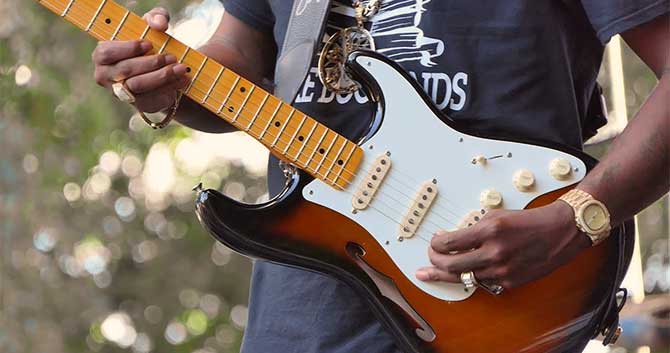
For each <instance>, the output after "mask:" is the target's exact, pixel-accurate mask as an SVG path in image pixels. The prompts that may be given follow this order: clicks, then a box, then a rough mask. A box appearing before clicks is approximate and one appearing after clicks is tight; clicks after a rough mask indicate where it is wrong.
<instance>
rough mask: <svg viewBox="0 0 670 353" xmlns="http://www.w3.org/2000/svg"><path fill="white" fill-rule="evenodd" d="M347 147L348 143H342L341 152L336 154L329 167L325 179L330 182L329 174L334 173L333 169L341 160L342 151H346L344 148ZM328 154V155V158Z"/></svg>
mask: <svg viewBox="0 0 670 353" xmlns="http://www.w3.org/2000/svg"><path fill="white" fill-rule="evenodd" d="M338 137H339V136H336V137H335V139H337V138H338ZM346 146H347V141H346V140H345V141H344V142H342V147H340V149H339V151H337V153H336V154H335V158H333V161H332V162H330V165H329V166H328V170H326V174H325V175H324V176H323V178H324V179H326V180H328V179H327V178H328V174H330V172H332V171H333V167H334V166H335V163H336V162H337V160H338V158H340V155H341V154H342V151H344V147H346ZM327 155H328V154H327V153H326V156H327Z"/></svg>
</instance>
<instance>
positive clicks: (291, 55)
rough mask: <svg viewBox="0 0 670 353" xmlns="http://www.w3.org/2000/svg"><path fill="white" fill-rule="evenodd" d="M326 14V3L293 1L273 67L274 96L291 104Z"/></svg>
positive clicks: (316, 45) (310, 59) (310, 57)
mask: <svg viewBox="0 0 670 353" xmlns="http://www.w3.org/2000/svg"><path fill="white" fill-rule="evenodd" d="M329 12H330V0H294V1H293V9H292V10H291V15H290V16H289V20H288V27H287V29H286V35H285V36H284V44H283V45H282V48H281V50H280V52H279V59H278V60H277V65H276V68H275V92H274V93H275V95H276V96H277V97H279V98H281V99H282V100H283V101H284V102H293V99H294V98H295V97H296V95H298V91H299V90H300V85H301V84H302V82H303V80H304V79H305V77H306V76H307V73H308V72H309V69H310V68H311V67H312V59H313V58H314V54H315V53H316V51H317V50H318V49H319V43H321V38H322V35H323V31H324V29H325V24H326V19H327V18H328V13H329Z"/></svg>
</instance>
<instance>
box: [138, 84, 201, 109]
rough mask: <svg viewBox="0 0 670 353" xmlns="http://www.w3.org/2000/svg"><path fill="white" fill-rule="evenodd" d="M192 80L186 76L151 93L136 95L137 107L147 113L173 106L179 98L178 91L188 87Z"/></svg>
mask: <svg viewBox="0 0 670 353" xmlns="http://www.w3.org/2000/svg"><path fill="white" fill-rule="evenodd" d="M189 84H190V80H189V79H188V78H187V77H185V78H182V79H181V80H179V81H178V82H176V83H173V84H169V85H167V86H164V87H161V88H158V89H156V90H154V91H152V92H151V93H146V94H139V95H136V96H135V107H137V109H138V110H140V111H143V112H146V113H155V112H159V111H161V110H164V109H167V108H169V107H171V106H172V105H173V104H174V102H175V100H176V99H177V91H178V90H181V89H184V88H186V87H187V86H188V85H189Z"/></svg>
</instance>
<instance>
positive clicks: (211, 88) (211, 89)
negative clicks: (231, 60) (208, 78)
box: [188, 58, 225, 104]
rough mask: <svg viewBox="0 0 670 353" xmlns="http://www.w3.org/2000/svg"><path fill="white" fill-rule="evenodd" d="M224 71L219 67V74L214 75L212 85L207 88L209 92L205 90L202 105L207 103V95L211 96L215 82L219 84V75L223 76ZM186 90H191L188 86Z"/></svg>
mask: <svg viewBox="0 0 670 353" xmlns="http://www.w3.org/2000/svg"><path fill="white" fill-rule="evenodd" d="M207 59H209V58H207ZM207 59H205V61H207ZM203 66H204V65H203ZM201 69H202V68H201ZM224 70H225V68H224V67H223V66H221V69H220V70H219V73H218V74H217V75H216V78H215V79H214V83H212V85H211V86H210V87H209V90H207V94H205V98H203V99H202V102H201V103H203V104H204V103H205V101H207V98H209V95H210V94H212V91H213V90H214V87H216V84H217V82H219V79H220V78H221V74H223V71H224ZM196 77H197V76H196ZM193 81H195V80H193ZM188 89H189V90H190V89H191V86H190V85H189V86H188Z"/></svg>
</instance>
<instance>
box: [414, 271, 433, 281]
mask: <svg viewBox="0 0 670 353" xmlns="http://www.w3.org/2000/svg"><path fill="white" fill-rule="evenodd" d="M414 275H415V276H416V279H418V280H420V281H427V280H429V279H430V276H429V275H428V272H426V271H424V270H418V271H416V272H415V273H414Z"/></svg>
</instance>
